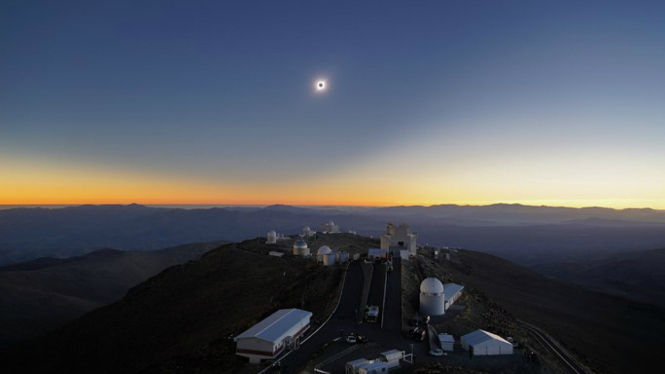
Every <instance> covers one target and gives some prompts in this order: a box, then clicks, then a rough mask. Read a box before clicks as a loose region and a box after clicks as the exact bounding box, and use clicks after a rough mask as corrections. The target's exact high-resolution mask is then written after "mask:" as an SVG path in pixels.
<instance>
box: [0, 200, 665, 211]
mask: <svg viewBox="0 0 665 374" xmlns="http://www.w3.org/2000/svg"><path fill="white" fill-rule="evenodd" d="M91 205H92V206H112V205H120V206H130V205H140V206H147V207H158V208H159V207H185V206H188V207H202V208H203V207H208V208H213V207H243V208H267V207H271V206H287V207H296V208H322V207H328V208H399V207H423V208H431V207H436V206H458V207H490V206H496V205H512V206H524V207H534V208H565V209H611V210H644V209H650V210H655V211H665V209H660V208H654V207H650V206H644V207H624V208H617V207H611V206H601V205H584V206H568V205H548V204H525V203H506V202H496V203H486V204H460V203H440V204H429V205H426V204H392V205H390V204H387V205H371V204H369V205H359V204H285V203H272V204H232V203H136V202H131V203H48V204H39V203H34V204H0V208H5V209H11V208H39V207H53V208H65V207H79V206H91ZM194 209H196V208H194Z"/></svg>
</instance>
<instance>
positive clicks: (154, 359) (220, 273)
mask: <svg viewBox="0 0 665 374" xmlns="http://www.w3.org/2000/svg"><path fill="white" fill-rule="evenodd" d="M292 242H293V240H292V239H287V240H283V241H280V242H279V244H278V245H276V246H267V245H265V244H262V240H261V239H260V238H259V239H253V240H247V241H244V242H241V243H237V244H227V245H224V246H221V247H219V248H217V249H214V250H212V251H209V252H208V253H206V254H205V255H203V256H202V257H201V258H199V259H198V260H196V261H191V262H188V263H186V264H182V265H177V266H174V267H171V268H168V269H167V270H165V271H163V272H162V273H160V274H158V275H156V276H154V277H152V278H150V279H148V280H147V281H145V282H143V283H141V284H140V285H138V286H136V287H134V288H132V289H131V290H130V291H129V292H128V293H127V295H126V296H125V297H124V298H123V299H122V300H120V301H118V302H116V303H113V304H111V305H108V306H105V307H102V308H99V309H97V310H94V311H92V312H91V313H88V314H86V315H85V316H83V317H81V318H79V319H77V320H75V321H73V322H71V323H69V324H68V325H66V326H65V327H63V328H61V329H58V330H56V331H54V332H52V333H50V334H48V335H47V336H46V337H43V338H41V339H38V340H36V341H35V342H32V343H28V344H26V345H24V346H18V347H13V348H10V349H8V350H5V351H2V352H0V367H2V368H6V370H7V371H9V372H23V373H58V372H63V371H66V372H69V373H117V372H122V373H180V372H182V373H192V372H196V373H213V372H215V373H237V372H246V371H247V370H248V369H247V368H248V367H247V366H246V365H245V364H244V362H245V361H244V360H243V359H240V358H237V357H236V356H235V355H234V351H233V344H230V343H229V340H228V339H227V337H228V336H229V335H230V334H237V333H239V332H242V331H243V330H245V329H246V328H248V327H249V326H251V325H253V324H254V323H256V322H258V321H259V320H261V319H262V318H264V317H266V316H267V315H269V314H270V313H272V312H274V311H275V310H277V309H280V308H288V307H298V308H304V309H307V310H310V311H312V312H313V313H314V317H313V321H314V325H316V324H317V323H320V322H321V320H322V319H323V318H325V317H327V316H328V315H329V313H330V311H331V310H332V308H333V305H334V303H335V300H336V297H335V295H336V294H337V293H338V292H339V287H340V281H341V279H342V277H343V275H344V271H343V270H342V269H341V268H339V267H335V268H327V267H321V266H317V265H315V264H314V263H313V262H312V261H307V260H304V259H299V258H294V257H288V256H287V257H284V258H277V257H272V256H266V255H265V253H267V252H268V251H269V250H274V249H276V248H277V249H279V248H281V249H282V250H285V251H287V252H288V250H289V248H290V246H291V244H292ZM333 242H334V243H333ZM323 243H330V244H331V245H332V246H333V247H335V248H340V249H345V250H349V251H350V252H351V253H355V252H358V251H362V250H363V249H366V248H368V247H372V246H376V245H377V244H378V243H377V241H376V240H374V239H370V238H366V237H361V236H357V235H348V234H340V235H319V236H318V237H317V238H313V239H312V240H311V241H310V247H311V248H312V249H314V248H316V247H317V246H318V245H321V244H323ZM428 251H429V249H427V250H425V251H424V255H423V256H420V257H419V258H418V262H419V263H420V267H419V268H422V272H424V273H426V274H447V275H446V277H445V278H443V279H444V280H453V281H455V282H460V283H462V284H464V285H465V287H467V290H468V291H467V293H468V294H469V295H472V298H477V297H480V296H479V295H487V296H483V298H485V297H489V299H488V301H487V302H486V303H485V304H488V303H489V304H488V305H492V304H493V303H496V304H497V305H500V306H501V309H505V310H506V311H507V312H508V313H510V314H511V315H513V316H515V317H517V318H520V319H523V320H526V321H529V322H531V323H533V324H536V325H537V326H539V327H541V328H543V329H545V330H547V331H548V332H549V333H550V334H551V335H553V336H555V337H556V338H557V339H558V340H559V341H561V342H562V343H563V344H564V345H565V346H566V347H567V348H568V349H569V350H571V351H572V352H574V353H577V354H578V355H579V356H580V357H583V358H586V359H587V360H588V361H589V363H590V364H591V365H592V367H594V368H599V369H600V372H608V373H620V372H630V371H633V370H634V369H636V368H639V369H643V370H655V369H656V368H658V367H660V361H659V355H658V353H659V352H658V351H659V348H660V346H661V345H662V344H661V343H662V341H663V340H662V339H663V334H664V332H665V331H664V328H663V324H662V321H663V320H665V312H664V311H663V309H660V308H657V307H654V306H650V305H646V304H641V303H635V302H631V301H629V300H627V299H624V298H620V297H615V296H611V295H605V294H602V293H597V292H591V291H587V290H584V289H582V288H579V287H574V286H570V285H566V284H563V283H561V282H558V281H556V280H552V279H548V278H546V277H544V276H542V275H539V274H538V273H536V272H534V271H531V270H528V269H526V268H524V267H521V266H518V265H515V264H512V263H510V262H508V261H506V260H502V259H500V258H497V257H495V256H492V255H488V254H484V253H480V252H475V251H467V250H459V251H452V253H451V254H452V257H451V261H444V260H433V259H431V258H428V256H429V255H430V253H429V252H428ZM467 297H468V296H467ZM470 309H473V308H470ZM486 317H487V316H486ZM469 318H471V317H469ZM506 318H507V317H506ZM510 318H512V317H510ZM510 318H508V319H510ZM494 322H497V321H493V322H492V323H494ZM453 323H454V321H453ZM314 327H316V326H314ZM36 357H39V360H36V359H35V358H36ZM250 369H251V368H250Z"/></svg>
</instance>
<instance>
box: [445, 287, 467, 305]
mask: <svg viewBox="0 0 665 374" xmlns="http://www.w3.org/2000/svg"><path fill="white" fill-rule="evenodd" d="M443 289H444V294H445V296H444V304H445V307H446V310H448V308H450V306H451V305H453V304H454V303H455V302H456V301H457V299H459V298H460V297H461V296H462V290H464V286H462V285H461V284H457V283H446V284H444V285H443Z"/></svg>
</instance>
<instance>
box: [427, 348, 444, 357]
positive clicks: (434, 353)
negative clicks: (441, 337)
mask: <svg viewBox="0 0 665 374" xmlns="http://www.w3.org/2000/svg"><path fill="white" fill-rule="evenodd" d="M429 355H430V356H434V357H441V356H443V351H442V350H441V349H440V348H434V349H432V350H431V351H429Z"/></svg>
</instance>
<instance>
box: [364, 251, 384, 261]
mask: <svg viewBox="0 0 665 374" xmlns="http://www.w3.org/2000/svg"><path fill="white" fill-rule="evenodd" d="M367 258H368V259H370V260H379V259H384V260H385V259H387V258H388V250H387V249H381V248H370V249H368V250H367Z"/></svg>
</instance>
